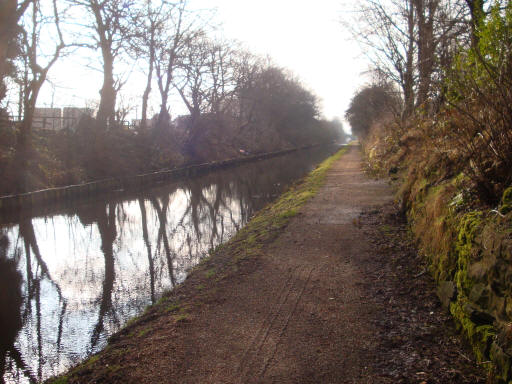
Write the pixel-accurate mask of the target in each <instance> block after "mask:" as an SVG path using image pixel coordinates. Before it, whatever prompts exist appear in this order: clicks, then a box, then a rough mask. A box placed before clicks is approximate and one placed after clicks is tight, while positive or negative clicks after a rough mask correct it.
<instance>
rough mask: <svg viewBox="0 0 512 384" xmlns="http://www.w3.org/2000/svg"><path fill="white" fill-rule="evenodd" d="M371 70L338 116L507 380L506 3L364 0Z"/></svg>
mask: <svg viewBox="0 0 512 384" xmlns="http://www.w3.org/2000/svg"><path fill="white" fill-rule="evenodd" d="M357 14H358V15H360V16H361V17H364V19H363V20H361V23H362V24H360V25H361V27H359V29H358V30H353V32H354V35H355V37H356V38H358V39H359V41H360V42H361V43H363V44H365V45H367V46H369V47H370V48H371V49H370V52H371V53H370V54H369V56H370V58H371V59H372V61H373V63H374V67H373V75H374V76H373V79H372V82H371V83H369V84H368V85H367V86H365V87H363V88H362V89H360V90H359V91H358V92H357V93H356V95H354V97H353V99H352V102H351V105H350V107H349V109H348V110H347V112H346V117H347V118H348V120H349V121H350V123H351V125H352V129H353V132H354V133H356V134H357V135H358V136H359V138H360V139H361V140H362V142H363V146H364V150H365V154H366V157H367V165H368V169H369V171H370V172H373V173H375V174H379V175H385V176H389V177H391V178H392V179H393V180H395V182H396V183H397V186H398V194H397V197H398V200H399V201H400V203H401V205H402V208H403V210H404V212H405V213H406V214H407V216H408V218H409V220H410V224H411V229H412V232H413V233H414V236H415V237H416V239H417V241H418V244H419V245H420V249H421V250H422V252H423V254H424V256H425V257H426V259H427V260H428V262H429V265H430V269H431V272H432V275H433V277H434V278H435V280H436V282H437V283H438V294H439V297H440V299H441V301H442V302H443V304H444V305H445V306H446V307H447V309H448V310H449V311H450V312H451V313H452V315H453V317H454V318H455V320H456V323H457V324H458V326H459V327H460V329H461V330H462V332H463V334H465V336H466V337H467V338H468V340H469V341H470V342H471V344H472V346H473V349H474V351H475V356H476V357H477V359H478V361H479V363H480V364H482V365H484V366H485V367H486V368H487V369H488V371H489V381H490V382H493V383H510V382H512V279H511V278H510V277H511V276H512V269H511V265H510V260H511V258H512V205H511V204H512V188H511V184H512V93H511V90H512V4H511V3H510V2H508V1H500V0H495V1H484V0H466V1H445V0H404V1H398V0H396V1H395V0H391V1H389V2H385V4H384V2H381V1H377V0H375V1H374V0H369V1H365V2H362V3H361V6H360V8H359V9H358V13H357Z"/></svg>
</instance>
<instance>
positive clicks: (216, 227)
mask: <svg viewBox="0 0 512 384" xmlns="http://www.w3.org/2000/svg"><path fill="white" fill-rule="evenodd" d="M334 150H335V148H334V147H332V146H331V147H317V148H312V149H308V150H302V151H298V152H294V153H291V154H288V155H284V156H280V157H276V158H272V159H267V160H261V161H256V162H253V163H248V164H243V165H240V166H237V167H234V168H229V169H225V170H217V171H213V172H211V173H209V174H206V175H203V176H198V177H194V178H190V179H187V180H183V181H178V182H173V183H166V184H162V185H157V186H154V187H150V188H148V189H147V190H145V191H143V192H138V193H136V194H123V193H121V192H116V193H114V194H113V195H111V196H109V197H107V198H99V199H98V200H97V201H94V202H85V203H84V202H82V203H79V202H77V203H73V204H70V203H68V204H67V205H66V206H62V207H59V206H55V207H53V208H49V209H47V210H46V211H45V212H43V213H39V214H35V215H32V216H30V215H26V214H23V215H21V218H17V219H12V218H10V219H9V218H6V217H3V218H2V219H1V222H0V306H1V307H0V382H1V381H2V378H3V381H4V382H6V383H31V382H39V381H42V380H45V379H47V378H48V377H50V376H53V375H56V374H59V373H61V372H63V371H64V370H66V369H67V368H69V367H71V366H72V365H74V364H76V363H78V362H80V361H81V360H83V359H84V358H86V357H87V356H88V355H90V354H92V353H94V352H97V351H98V350H100V349H102V348H103V347H104V346H105V344H106V341H107V338H108V337H109V336H110V335H111V334H112V333H114V332H116V331H118V330H119V329H120V328H121V327H122V326H123V325H124V324H125V322H126V321H127V320H128V319H129V318H131V317H133V316H135V315H137V314H140V313H141V312H142V311H143V310H144V308H145V307H146V306H147V305H149V304H151V303H154V302H155V301H156V300H158V298H159V297H160V296H161V295H162V293H163V292H164V291H166V290H170V289H172V288H173V287H174V286H175V285H176V284H179V283H181V282H183V281H184V280H185V278H186V276H187V271H188V270H189V269H190V268H191V267H193V266H194V265H196V264H198V263H199V262H200V260H201V259H202V258H203V257H205V256H206V255H207V254H208V251H209V250H210V249H212V248H213V247H215V246H217V245H219V244H221V243H223V242H225V241H227V240H229V239H230V238H231V237H232V236H233V235H234V234H235V233H236V232H237V231H238V230H239V229H240V228H241V227H243V226H244V225H245V224H246V222H247V221H248V220H249V219H250V217H251V216H252V215H253V214H254V212H256V211H257V210H259V209H261V208H262V207H263V206H264V205H265V204H267V203H268V202H270V201H272V200H273V199H275V198H276V197H277V196H278V195H279V194H280V193H281V192H282V191H283V189H284V188H286V186H287V185H289V184H290V183H291V182H293V181H295V180H297V179H298V178H300V177H302V176H304V175H305V174H306V173H308V172H309V171H310V170H312V169H313V168H314V167H315V165H316V164H318V163H319V162H320V161H322V160H323V159H324V158H325V157H327V156H328V155H329V154H331V153H333V152H334Z"/></svg>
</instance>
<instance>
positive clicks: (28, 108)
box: [15, 0, 65, 192]
mask: <svg viewBox="0 0 512 384" xmlns="http://www.w3.org/2000/svg"><path fill="white" fill-rule="evenodd" d="M50 9H51V11H50ZM45 12H48V13H50V12H51V14H50V15H48V14H44V13H45ZM48 20H51V21H48ZM23 28H24V29H23V57H24V58H25V59H26V63H27V72H26V76H27V77H26V79H25V81H24V84H25V89H24V90H23V110H24V116H23V120H22V122H21V125H20V128H19V131H18V134H17V140H16V156H15V164H16V165H17V166H18V167H19V172H18V173H17V174H18V180H17V183H16V184H17V190H18V191H19V192H21V191H25V190H26V187H27V185H26V170H27V164H28V156H29V153H30V149H31V140H30V137H31V129H32V122H33V119H34V112H35V108H36V102H37V98H38V96H39V92H40V90H41V87H42V86H43V84H44V82H45V81H46V78H47V75H48V71H49V70H50V68H51V67H52V66H53V65H54V64H55V63H56V61H57V60H58V59H59V57H60V55H61V53H62V50H63V49H64V48H65V44H64V38H63V35H62V32H61V28H60V14H59V10H58V8H57V0H53V2H52V6H51V7H46V8H44V9H43V8H42V7H41V4H40V2H39V1H37V0H32V1H31V7H30V14H29V15H27V17H25V18H24V20H23ZM45 29H53V30H54V31H53V33H55V36H56V41H55V42H54V45H53V48H51V49H50V48H49V47H50V46H51V42H50V41H45V48H46V50H43V49H42V47H41V34H42V31H43V30H45ZM46 32H48V31H46ZM44 59H46V61H44Z"/></svg>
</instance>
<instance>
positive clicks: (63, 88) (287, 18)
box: [38, 0, 368, 129]
mask: <svg viewBox="0 0 512 384" xmlns="http://www.w3.org/2000/svg"><path fill="white" fill-rule="evenodd" d="M190 5H191V6H192V7H197V8H216V9H217V12H216V16H215V21H216V23H219V24H221V31H220V32H219V34H220V35H222V36H223V37H224V38H226V39H228V40H229V39H236V40H238V41H239V42H241V43H242V44H243V46H244V47H246V48H247V49H248V50H249V51H251V52H253V53H255V54H260V55H264V56H265V55H268V56H270V57H271V58H272V59H273V61H274V62H275V63H276V64H277V65H279V66H282V67H285V68H287V69H289V70H291V71H292V72H293V73H294V74H295V75H297V77H298V78H299V79H301V80H302V82H303V84H304V85H305V86H306V87H307V88H308V89H310V90H312V91H313V92H314V93H315V94H316V95H317V96H318V97H319V99H320V100H321V107H322V112H323V115H324V116H325V117H326V118H329V119H331V118H334V117H340V119H341V120H343V115H344V113H345V110H346V109H347V106H348V103H349V101H350V98H351V97H352V95H353V94H354V92H355V91H356V90H357V89H358V88H359V87H360V86H361V85H363V84H364V83H365V81H366V78H365V76H364V75H363V72H365V71H366V70H367V68H368V64H367V63H366V62H365V61H364V58H363V57H362V55H361V51H360V48H359V46H358V45H357V44H356V43H354V42H353V41H351V38H350V35H349V34H348V32H346V31H345V30H344V28H343V27H342V25H341V22H340V20H341V19H342V17H343V16H344V15H343V9H344V7H343V5H342V3H341V2H340V0H319V1H317V2H312V1H310V0H309V1H305V0H258V1H247V0H238V1H237V0H190ZM345 9H346V8H345ZM91 56H94V54H93V53H92V52H91ZM79 61H81V60H80V59H78V58H73V57H70V58H65V59H62V60H60V61H59V62H58V63H57V64H56V65H55V67H53V68H52V69H51V71H50V74H49V78H50V79H51V80H53V84H55V86H53V87H52V86H51V85H50V84H47V85H45V87H44V88H43V90H42V93H41V96H40V98H39V102H38V105H39V106H50V105H52V104H53V105H54V106H71V105H74V106H79V107H80V106H85V105H86V104H89V105H90V103H91V101H93V100H97V99H98V98H99V94H98V91H99V89H100V88H101V81H102V76H101V73H100V72H99V71H97V72H94V71H91V69H90V68H84V67H83V63H79ZM92 61H94V60H92ZM98 67H99V65H98ZM141 76H143V75H135V76H133V75H132V77H130V78H129V81H128V82H127V84H126V85H125V86H124V88H123V90H122V93H123V94H124V97H123V99H124V103H125V104H129V105H135V104H140V94H142V89H143V85H142V86H141V85H140V84H141V83H142V82H140V83H139V80H142V79H143V77H141ZM142 84H143V83H142ZM153 92H154V96H156V92H157V90H156V88H155V87H153ZM52 99H53V103H52ZM175 101H176V102H179V101H178V100H175ZM171 102H172V101H171ZM179 103H180V104H181V102H179ZM156 107H157V106H155V108H156ZM171 111H172V105H171ZM155 112H156V111H155ZM138 113H140V110H136V111H134V112H132V113H131V114H130V116H131V117H133V118H135V117H136V115H137V114H138ZM171 113H173V112H171ZM176 113H179V111H176V110H174V113H173V114H176ZM345 126H346V127H345V128H346V129H347V128H348V126H347V124H346V123H345Z"/></svg>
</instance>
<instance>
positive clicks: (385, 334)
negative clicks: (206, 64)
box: [75, 147, 482, 384]
mask: <svg viewBox="0 0 512 384" xmlns="http://www.w3.org/2000/svg"><path fill="white" fill-rule="evenodd" d="M360 161H361V156H360V153H359V150H358V148H357V147H352V148H351V149H350V150H349V152H348V153H347V154H346V155H344V156H343V157H342V158H341V159H340V160H339V161H337V162H336V163H335V164H334V165H333V167H332V168H331V170H330V171H329V172H328V174H327V178H326V182H325V185H324V186H323V187H322V188H321V190H320V192H319V193H318V194H317V195H316V196H315V197H314V198H313V199H312V200H310V201H309V202H308V203H307V204H306V205H305V206H304V207H303V208H302V210H301V212H300V213H299V214H298V215H297V216H296V217H294V218H293V219H292V220H291V222H290V223H289V225H288V226H287V228H286V229H285V231H284V232H283V233H282V234H281V235H280V236H279V237H278V238H277V240H276V241H274V242H273V243H272V244H269V245H268V246H267V247H266V248H265V249H264V251H263V253H262V255H261V257H258V258H253V259H250V260H247V261H246V262H244V263H242V264H241V266H240V267H239V271H238V273H237V274H235V276H231V277H230V278H228V279H224V280H222V281H219V283H218V284H216V285H215V288H214V289H212V290H210V291H209V292H208V293H207V294H206V295H203V299H201V301H200V303H196V304H195V305H194V306H193V308H192V309H190V308H189V310H188V311H187V314H186V316H183V318H182V319H181V320H182V321H178V322H176V316H174V317H172V316H160V317H158V318H155V319H153V320H150V321H148V325H147V326H148V328H147V332H146V333H145V334H144V337H139V338H138V339H137V337H136V336H132V337H131V338H129V337H121V338H119V340H117V341H116V340H114V344H115V348H117V349H118V350H122V351H123V353H122V354H119V356H118V357H117V358H114V357H112V358H110V360H108V359H107V360H105V362H104V363H103V365H104V366H106V367H107V368H108V369H106V370H105V372H107V373H108V374H106V373H103V374H100V373H99V372H98V371H97V370H95V371H92V372H91V371H89V372H87V370H86V371H84V372H83V373H82V374H81V376H80V377H78V379H76V380H75V381H78V382H114V381H119V380H122V381H123V382H130V383H138V384H141V383H400V382H402V383H409V382H411V383H438V382H444V383H478V382H482V381H481V380H482V379H481V374H480V373H479V371H478V370H477V369H476V368H474V364H473V363H472V362H471V361H470V360H471V357H468V356H471V355H470V354H469V353H468V352H467V351H466V350H464V349H463V348H462V347H461V346H460V343H459V341H458V338H456V337H454V329H453V325H452V324H451V323H450V320H449V318H448V317H447V316H446V314H444V312H443V310H442V309H441V308H440V306H439V304H438V303H437V300H436V299H435V296H434V294H433V292H434V287H433V285H432V283H431V282H430V281H429V278H428V277H427V275H426V274H421V273H420V276H417V273H418V270H419V271H421V268H423V267H422V265H421V262H420V261H419V260H417V258H415V256H414V255H413V253H414V251H413V248H411V247H410V245H409V244H408V243H407V242H406V241H405V240H404V237H403V236H404V231H403V228H404V226H403V225H404V223H403V222H400V220H398V219H397V216H396V215H395V214H394V213H393V211H392V204H390V203H391V201H392V191H391V189H390V187H389V186H388V185H387V184H386V183H385V182H383V181H374V180H370V179H369V178H367V177H366V176H365V175H364V173H363V172H362V170H361V165H360ZM386 220H387V221H386ZM384 222H386V224H383V223H384ZM383 225H385V226H386V228H385V229H386V231H384V233H383V232H382V231H381V230H380V227H382V226H383ZM383 244H384V247H383V246H382V245H383ZM390 249H391V250H392V252H391V253H393V254H394V256H392V257H391V256H390V251H389V250H390ZM395 253H397V254H395ZM397 255H398V256H397ZM411 255H412V256H411ZM400 263H402V264H404V265H403V266H399V264H400ZM400 265H401V264H400ZM401 271H403V273H402V272H401ZM401 273H402V274H401ZM189 285H190V284H189ZM407 287H411V289H407ZM197 288H198V287H196V289H197ZM199 288H200V287H199ZM191 289H192V288H191ZM412 290H414V291H416V290H417V291H418V292H417V294H416V296H415V294H414V293H413V294H412V295H411V291H412ZM403 291H409V292H407V294H405V295H404V292H403ZM418 295H420V296H418ZM418 335H419V336H420V337H419V338H418ZM422 338H423V339H422ZM137 340H138V341H137ZM123 348H124V349H123ZM434 355H435V356H434ZM466 360H467V361H466ZM109 364H110V366H109ZM113 367H114V368H113ZM479 375H480V376H479Z"/></svg>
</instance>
